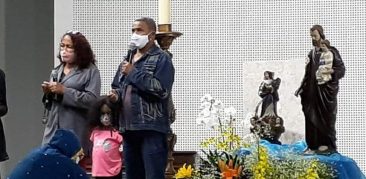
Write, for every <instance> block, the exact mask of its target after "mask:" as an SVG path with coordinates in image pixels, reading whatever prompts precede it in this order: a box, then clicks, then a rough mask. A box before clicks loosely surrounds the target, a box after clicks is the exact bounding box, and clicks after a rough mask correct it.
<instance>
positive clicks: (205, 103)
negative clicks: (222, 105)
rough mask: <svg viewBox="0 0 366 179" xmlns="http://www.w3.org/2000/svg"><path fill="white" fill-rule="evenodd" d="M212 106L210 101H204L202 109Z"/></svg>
mask: <svg viewBox="0 0 366 179" xmlns="http://www.w3.org/2000/svg"><path fill="white" fill-rule="evenodd" d="M210 107H211V103H210V102H208V101H204V102H202V103H201V106H200V109H201V110H203V109H205V108H208V109H209V108H210Z"/></svg>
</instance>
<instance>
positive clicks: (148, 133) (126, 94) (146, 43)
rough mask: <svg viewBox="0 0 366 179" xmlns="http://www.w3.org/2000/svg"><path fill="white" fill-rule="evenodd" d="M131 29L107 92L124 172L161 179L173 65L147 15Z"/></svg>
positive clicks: (132, 176)
mask: <svg viewBox="0 0 366 179" xmlns="http://www.w3.org/2000/svg"><path fill="white" fill-rule="evenodd" d="M132 33H133V34H132V36H131V43H130V46H131V47H132V48H131V50H130V51H129V53H128V54H127V57H126V58H125V60H124V61H123V62H122V64H121V65H120V66H119V68H118V70H117V73H116V75H115V77H114V80H113V83H112V89H113V90H112V91H111V93H110V95H109V96H110V98H111V100H112V101H114V102H117V103H118V104H119V105H121V111H120V112H121V114H120V119H119V122H120V132H121V133H122V135H123V139H124V143H123V154H124V160H125V163H124V164H125V167H126V175H127V178H128V179H144V178H146V179H164V178H165V176H164V173H165V167H166V164H167V153H168V149H167V141H166V140H167V136H166V134H167V133H168V132H169V130H170V123H169V119H168V100H169V95H170V92H171V89H172V85H173V82H174V67H173V64H172V59H171V56H169V55H168V54H167V53H166V52H164V51H162V50H161V49H160V48H159V47H157V46H156V44H155V42H154V41H155V33H156V24H155V21H154V20H153V19H151V18H147V17H144V18H140V19H137V20H135V21H134V23H133V25H132Z"/></svg>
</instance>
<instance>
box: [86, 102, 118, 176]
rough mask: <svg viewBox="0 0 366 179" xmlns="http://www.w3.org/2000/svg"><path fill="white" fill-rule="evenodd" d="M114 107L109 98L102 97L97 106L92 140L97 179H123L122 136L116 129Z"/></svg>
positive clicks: (93, 174) (93, 166)
mask: <svg viewBox="0 0 366 179" xmlns="http://www.w3.org/2000/svg"><path fill="white" fill-rule="evenodd" d="M113 106H114V105H113V104H112V103H111V102H110V101H109V98H108V97H102V98H101V99H100V100H99V101H98V103H97V106H96V110H95V112H96V113H97V114H96V115H94V116H97V119H96V120H95V121H93V122H94V126H96V127H94V129H93V130H92V133H91V136H90V140H91V141H92V142H93V150H92V176H93V177H94V178H95V179H102V178H108V179H114V178H115V179H117V178H118V179H121V178H122V171H121V168H122V155H121V151H120V147H121V145H122V140H123V139H122V136H121V135H120V134H119V132H118V131H117V130H116V129H115V128H114V126H117V125H116V119H117V115H116V113H115V110H114V107H113Z"/></svg>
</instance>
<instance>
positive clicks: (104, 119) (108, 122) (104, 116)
mask: <svg viewBox="0 0 366 179" xmlns="http://www.w3.org/2000/svg"><path fill="white" fill-rule="evenodd" d="M100 122H101V123H102V124H103V125H104V126H110V125H111V124H112V121H111V115H110V114H102V116H100Z"/></svg>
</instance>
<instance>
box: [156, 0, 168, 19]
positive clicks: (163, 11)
mask: <svg viewBox="0 0 366 179" xmlns="http://www.w3.org/2000/svg"><path fill="white" fill-rule="evenodd" d="M159 24H170V0H159Z"/></svg>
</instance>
